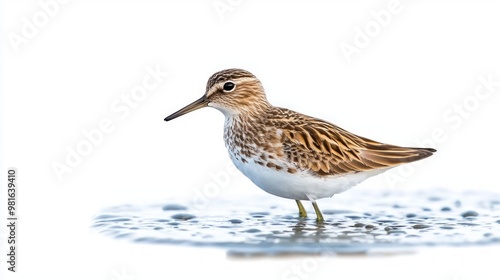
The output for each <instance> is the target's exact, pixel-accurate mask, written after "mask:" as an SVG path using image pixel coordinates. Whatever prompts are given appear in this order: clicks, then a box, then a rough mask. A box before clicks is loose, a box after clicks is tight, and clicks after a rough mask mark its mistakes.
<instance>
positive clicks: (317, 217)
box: [311, 201, 325, 222]
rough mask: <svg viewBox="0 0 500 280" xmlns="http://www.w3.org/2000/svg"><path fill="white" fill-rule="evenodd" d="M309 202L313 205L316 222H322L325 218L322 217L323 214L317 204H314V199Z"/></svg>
mask: <svg viewBox="0 0 500 280" xmlns="http://www.w3.org/2000/svg"><path fill="white" fill-rule="evenodd" d="M311 202H312V205H313V207H314V211H315V212H316V222H324V221H325V219H323V214H321V210H319V207H318V204H316V201H311Z"/></svg>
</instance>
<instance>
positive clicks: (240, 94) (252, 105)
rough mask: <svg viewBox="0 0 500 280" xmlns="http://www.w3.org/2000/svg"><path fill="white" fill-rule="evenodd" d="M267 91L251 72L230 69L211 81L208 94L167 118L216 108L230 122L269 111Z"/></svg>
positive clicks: (218, 73) (220, 72)
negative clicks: (205, 108)
mask: <svg viewBox="0 0 500 280" xmlns="http://www.w3.org/2000/svg"><path fill="white" fill-rule="evenodd" d="M269 106H270V105H269V103H268V102H267V99H266V95H265V93H264V88H263V87H262V84H261V83H260V81H259V80H258V79H257V78H256V77H255V76H254V75H253V74H252V73H250V72H248V71H246V70H242V69H226V70H222V71H219V72H217V73H215V74H213V75H212V76H211V77H210V79H208V82H207V87H206V91H205V94H204V95H203V96H202V97H201V98H200V99H198V100H196V101H195V102H193V103H191V104H189V105H187V106H186V107H184V108H182V109H180V110H179V111H177V112H175V113H173V114H171V115H170V116H168V117H166V118H165V121H170V120H173V119H175V118H177V117H180V116H182V115H184V114H187V113H189V112H192V111H194V110H197V109H200V108H203V107H213V108H215V109H218V110H219V111H221V112H222V113H223V114H224V115H225V116H226V118H230V117H232V116H234V115H238V114H254V113H258V112H259V111H261V110H264V109H265V108H267V107H269Z"/></svg>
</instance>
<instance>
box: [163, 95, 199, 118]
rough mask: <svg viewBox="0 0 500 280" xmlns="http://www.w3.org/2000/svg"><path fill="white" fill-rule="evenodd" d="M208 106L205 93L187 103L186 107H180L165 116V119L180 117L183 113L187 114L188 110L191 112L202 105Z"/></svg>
mask: <svg viewBox="0 0 500 280" xmlns="http://www.w3.org/2000/svg"><path fill="white" fill-rule="evenodd" d="M207 106H208V100H207V98H206V96H205V95H203V96H202V97H201V98H200V99H198V100H196V101H195V102H193V103H191V104H189V105H187V106H186V107H184V108H182V109H180V110H179V111H177V112H175V113H173V114H172V115H170V116H168V117H166V118H165V121H166V122H168V121H171V120H173V119H175V118H177V117H180V116H182V115H184V114H187V113H189V112H192V111H194V110H198V109H200V108H203V107H207Z"/></svg>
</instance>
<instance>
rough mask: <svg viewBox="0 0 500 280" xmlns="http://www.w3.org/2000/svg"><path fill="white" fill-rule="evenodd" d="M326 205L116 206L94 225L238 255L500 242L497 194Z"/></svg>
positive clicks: (384, 197) (383, 196) (121, 235)
mask: <svg viewBox="0 0 500 280" xmlns="http://www.w3.org/2000/svg"><path fill="white" fill-rule="evenodd" d="M360 194H361V193H360ZM249 203H252V204H253V205H248V204H249ZM257 204H258V205H257ZM306 204H307V203H306V202H304V205H306ZM319 205H320V207H321V209H323V215H324V218H325V222H324V223H317V222H316V221H315V215H314V211H312V209H308V207H306V209H308V214H309V217H308V218H305V219H300V218H298V213H297V209H296V206H295V202H294V201H293V200H286V199H280V198H276V197H272V196H268V195H264V196H262V197H260V196H259V197H255V198H246V200H245V201H235V200H212V201H211V205H210V207H209V208H207V209H202V210H199V209H194V208H193V207H189V204H188V203H186V204H178V203H177V204H170V203H164V204H156V205H122V206H115V207H110V208H108V209H104V210H103V211H102V212H101V213H98V214H97V215H96V217H95V218H94V221H93V222H94V224H93V225H92V226H93V228H94V229H95V230H96V231H98V232H100V233H102V234H105V235H107V236H110V237H112V238H116V239H125V240H129V241H131V242H138V243H150V244H171V245H172V244H176V245H190V246H212V247H219V248H224V249H226V250H227V251H228V253H229V254H232V255H276V254H367V253H399V252H408V251H412V249H414V248H417V247H422V246H439V245H458V246H463V245H485V244H493V243H500V194H498V193H485V192H472V191H471V192H462V193H452V192H447V191H442V190H441V191H433V193H432V194H429V192H387V193H371V192H370V193H369V192H364V193H362V195H359V196H356V197H355V198H353V197H352V196H351V197H343V196H342V195H338V196H336V197H335V198H333V199H323V200H319ZM328 207H330V208H328ZM360 209H363V210H362V211H361V210H360Z"/></svg>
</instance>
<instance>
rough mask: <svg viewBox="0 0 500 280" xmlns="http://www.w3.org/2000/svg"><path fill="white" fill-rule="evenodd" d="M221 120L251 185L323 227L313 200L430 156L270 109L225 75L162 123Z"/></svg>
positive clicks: (239, 79)
mask: <svg viewBox="0 0 500 280" xmlns="http://www.w3.org/2000/svg"><path fill="white" fill-rule="evenodd" d="M207 106H208V107H213V108H215V109H218V110H219V111H221V112H222V113H223V114H224V116H225V123H224V142H225V144H226V148H227V149H228V151H229V156H230V157H231V160H232V161H233V163H234V164H235V165H236V167H237V168H238V169H239V170H240V171H241V172H242V173H243V174H245V176H247V177H248V178H249V179H250V180H251V181H252V182H253V183H255V184H256V185H257V186H258V187H260V188H261V189H263V190H264V191H266V192H268V193H270V194H274V195H276V196H280V197H284V198H288V199H294V200H295V201H296V203H297V206H298V208H299V216H300V217H306V216H307V214H306V211H305V209H304V206H303V205H302V203H301V202H300V201H301V200H309V201H311V203H312V205H313V207H314V210H315V212H316V217H317V219H316V220H317V221H318V222H322V221H324V219H323V215H322V214H321V211H320V210H319V208H318V205H317V203H316V200H317V199H320V198H325V197H331V196H333V195H334V194H337V193H340V192H343V191H345V190H347V189H349V188H351V187H353V186H354V185H357V184H358V183H360V182H361V181H363V180H365V179H367V178H369V177H371V176H373V175H376V174H379V173H382V172H384V171H386V170H388V169H390V168H392V167H395V166H398V165H400V164H404V163H408V162H412V161H416V160H420V159H423V158H426V157H428V156H430V155H432V154H433V153H434V152H435V151H436V150H434V149H429V148H404V147H399V146H394V145H389V144H383V143H380V142H377V141H373V140H370V139H367V138H364V137H361V136H358V135H355V134H352V133H350V132H348V131H346V130H344V129H342V128H340V127H338V126H335V125H333V124H331V123H328V122H326V121H323V120H320V119H317V118H313V117H310V116H306V115H303V114H300V113H297V112H294V111H292V110H288V109H285V108H279V107H274V106H273V105H271V104H270V103H269V102H268V101H267V99H266V95H265V92H264V88H263V87H262V84H261V82H260V81H259V80H258V79H257V78H256V77H255V76H254V75H253V74H252V73H250V72H248V71H246V70H242V69H227V70H223V71H220V72H217V73H215V74H213V75H212V77H210V79H208V82H207V87H206V91H205V94H204V95H203V96H202V97H201V98H200V99H198V100H196V101H195V102H193V103H191V104H189V105H187V106H186V107H184V108H182V109H180V110H179V111H177V112H175V113H173V114H172V115H170V116H168V117H166V118H165V121H170V120H173V119H175V118H177V117H179V116H182V115H184V114H186V113H189V112H192V111H194V110H197V109H200V108H203V107H207Z"/></svg>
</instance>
